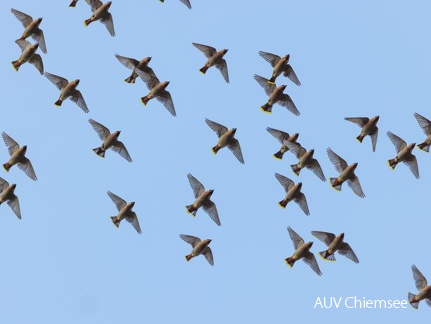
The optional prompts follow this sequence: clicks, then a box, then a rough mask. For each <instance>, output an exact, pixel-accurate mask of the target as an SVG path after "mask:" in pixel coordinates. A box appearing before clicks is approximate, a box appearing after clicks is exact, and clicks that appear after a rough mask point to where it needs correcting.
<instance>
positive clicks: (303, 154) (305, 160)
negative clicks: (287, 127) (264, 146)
mask: <svg viewBox="0 0 431 324" xmlns="http://www.w3.org/2000/svg"><path fill="white" fill-rule="evenodd" d="M283 143H284V145H286V146H287V147H288V148H289V150H290V152H292V153H293V154H295V156H296V158H297V159H298V163H297V164H292V165H291V166H290V167H291V168H292V171H293V172H294V173H295V174H296V175H297V176H299V172H301V170H302V169H303V168H307V169H309V170H311V171H313V172H314V174H315V175H316V176H317V177H318V178H319V179H320V180H322V181H326V178H325V175H324V174H323V171H322V168H321V166H320V164H319V161H317V160H316V159H315V158H314V157H313V155H314V149H311V150H309V151H307V150H306V149H305V148H303V147H302V146H301V145H300V144H298V143H291V142H289V141H286V140H285V141H284V142H283Z"/></svg>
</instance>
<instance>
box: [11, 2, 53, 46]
mask: <svg viewBox="0 0 431 324" xmlns="http://www.w3.org/2000/svg"><path fill="white" fill-rule="evenodd" d="M11 11H12V13H13V14H14V15H15V17H16V18H17V19H18V20H19V21H20V22H21V24H22V25H23V27H24V28H25V29H24V32H23V33H22V36H21V38H19V40H25V39H26V38H27V37H29V36H31V38H33V40H34V41H35V42H37V43H38V44H39V47H40V49H41V51H42V52H44V53H45V54H46V53H47V51H46V45H45V37H44V35H43V31H42V29H40V28H39V25H40V23H41V22H42V18H37V19H36V20H33V18H32V17H31V16H29V15H27V14H25V13H23V12H21V11H18V10H16V9H13V8H12V9H11Z"/></svg>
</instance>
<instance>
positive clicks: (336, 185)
mask: <svg viewBox="0 0 431 324" xmlns="http://www.w3.org/2000/svg"><path fill="white" fill-rule="evenodd" d="M329 183H330V184H331V187H332V188H334V189H335V190H337V191H341V186H342V183H340V182H338V179H337V178H329Z"/></svg>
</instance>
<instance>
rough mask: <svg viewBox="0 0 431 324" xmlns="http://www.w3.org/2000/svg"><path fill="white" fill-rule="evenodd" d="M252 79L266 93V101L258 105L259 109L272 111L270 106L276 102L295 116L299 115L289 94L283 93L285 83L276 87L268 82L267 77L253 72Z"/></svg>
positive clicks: (266, 111)
mask: <svg viewBox="0 0 431 324" xmlns="http://www.w3.org/2000/svg"><path fill="white" fill-rule="evenodd" d="M254 79H255V80H256V81H257V83H259V84H260V86H261V87H262V88H263V89H264V90H265V93H266V94H267V95H268V101H267V102H266V103H265V104H264V105H262V106H260V109H261V110H262V111H263V112H265V113H268V114H270V113H271V112H272V106H274V105H275V104H276V103H278V104H279V105H280V106H282V107H285V108H287V110H289V111H290V112H291V113H292V114H294V115H295V116H299V115H300V112H299V110H298V108H296V106H295V104H294V103H293V101H292V99H291V98H290V96H289V95H288V94H286V93H283V91H284V89H286V85H281V86H279V87H277V86H276V85H275V84H274V83H273V84H269V83H268V79H265V78H264V77H261V76H260V75H257V74H255V75H254Z"/></svg>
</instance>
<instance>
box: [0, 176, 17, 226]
mask: <svg viewBox="0 0 431 324" xmlns="http://www.w3.org/2000/svg"><path fill="white" fill-rule="evenodd" d="M15 188H16V184H12V185H9V182H7V181H6V180H4V179H2V178H0V205H1V204H2V203H4V202H5V201H6V202H7V204H8V205H9V207H10V208H11V209H12V210H13V212H14V213H15V215H16V217H18V219H21V210H20V209H19V200H18V197H17V196H16V195H15V192H14V191H15Z"/></svg>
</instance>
